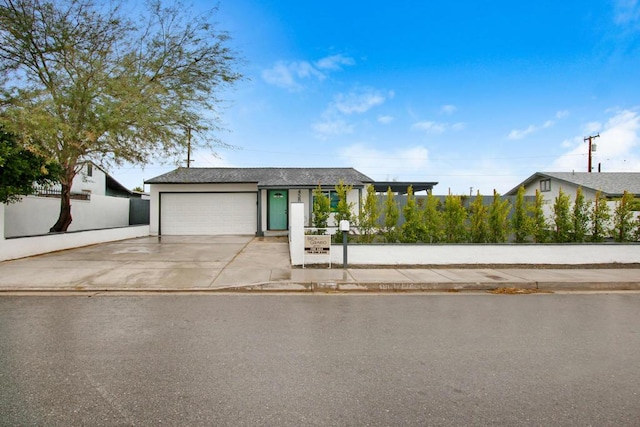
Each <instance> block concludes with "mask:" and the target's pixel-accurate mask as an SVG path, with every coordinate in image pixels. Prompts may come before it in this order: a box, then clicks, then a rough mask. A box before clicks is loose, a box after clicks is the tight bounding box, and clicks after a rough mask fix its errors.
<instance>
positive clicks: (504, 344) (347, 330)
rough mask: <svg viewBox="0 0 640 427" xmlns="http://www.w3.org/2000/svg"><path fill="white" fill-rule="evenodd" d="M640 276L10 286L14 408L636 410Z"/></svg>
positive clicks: (511, 418)
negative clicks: (580, 284) (253, 288)
mask: <svg viewBox="0 0 640 427" xmlns="http://www.w3.org/2000/svg"><path fill="white" fill-rule="evenodd" d="M639 360H640V293H611V294H598V293H593V294H579V293H575V294H539V295H488V294H463V295H455V294H452V295H443V294H439V295H434V294H396V295H393V294H385V295H354V294H350V295H340V294H334V295H326V294H325V295H273V294H270V295H265V294H259V295H256V294H252V295H242V294H240V295H222V294H218V295H206V294H205V295H172V294H165V295H136V296H108V295H97V296H93V297H87V296H27V297H19V296H3V297H0V385H1V386H0V425H3V426H5V425H6V426H9V425H10V426H16V425H46V426H77V425H100V426H116V425H117V426H120V425H172V426H174V425H175V426H178V425H180V426H183V425H190V426H195V425H201V426H213V425H216V426H224V425H229V426H254V425H262V426H326V425H336V426H340V425H374V426H383V425H384V426H387V425H388V426H399V425H403V426H425V425H431V426H460V425H477V426H485V425H486V426H489V425H491V426H514V425H523V426H541V425H545V426H556V425H566V426H570V425H571V426H573V425H593V426H604V425H609V426H638V425H639V424H640V363H639Z"/></svg>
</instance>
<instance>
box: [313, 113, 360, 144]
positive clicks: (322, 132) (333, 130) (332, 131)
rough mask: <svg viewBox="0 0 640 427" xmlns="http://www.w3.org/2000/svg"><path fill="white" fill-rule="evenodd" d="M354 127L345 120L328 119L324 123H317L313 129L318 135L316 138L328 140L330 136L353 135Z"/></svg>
mask: <svg viewBox="0 0 640 427" xmlns="http://www.w3.org/2000/svg"><path fill="white" fill-rule="evenodd" d="M353 128H354V126H353V125H352V124H349V123H347V122H346V121H345V120H343V119H328V118H325V120H324V121H321V122H316V123H314V124H312V125H311V129H313V131H314V132H315V133H316V136H317V137H318V138H320V139H327V138H328V137H330V136H337V135H348V134H351V133H353Z"/></svg>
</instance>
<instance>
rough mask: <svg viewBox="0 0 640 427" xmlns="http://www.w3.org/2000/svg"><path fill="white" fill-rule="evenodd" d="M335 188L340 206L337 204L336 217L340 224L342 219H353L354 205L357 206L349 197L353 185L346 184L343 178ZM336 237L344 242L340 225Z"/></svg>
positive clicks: (337, 223)
mask: <svg viewBox="0 0 640 427" xmlns="http://www.w3.org/2000/svg"><path fill="white" fill-rule="evenodd" d="M335 190H336V194H337V195H338V206H336V213H335V215H334V219H335V221H336V225H338V226H339V225H340V221H343V220H346V221H351V216H352V214H353V207H354V206H355V204H354V203H353V202H349V201H348V197H349V193H350V192H351V190H353V185H346V184H345V183H344V181H343V180H342V179H341V180H340V181H339V182H338V185H336V187H335ZM335 238H336V240H337V241H338V242H342V231H340V228H339V227H338V231H337V232H336V237H335Z"/></svg>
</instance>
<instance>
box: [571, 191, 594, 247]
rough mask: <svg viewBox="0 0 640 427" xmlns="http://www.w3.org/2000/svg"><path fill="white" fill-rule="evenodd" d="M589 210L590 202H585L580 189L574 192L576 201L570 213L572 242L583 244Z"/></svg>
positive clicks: (587, 228) (587, 225) (587, 227)
mask: <svg viewBox="0 0 640 427" xmlns="http://www.w3.org/2000/svg"><path fill="white" fill-rule="evenodd" d="M589 209H590V202H587V201H585V198H584V194H583V193H582V187H578V189H577V190H576V199H575V201H574V202H573V212H572V216H571V219H572V222H573V224H572V227H571V232H572V236H571V237H572V239H571V240H573V241H574V242H578V243H581V242H584V241H585V238H586V236H587V232H588V230H589Z"/></svg>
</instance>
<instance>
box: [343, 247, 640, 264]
mask: <svg viewBox="0 0 640 427" xmlns="http://www.w3.org/2000/svg"><path fill="white" fill-rule="evenodd" d="M347 260H348V262H349V265H385V266H393V265H416V266H419V265H474V264H476V265H490V264H500V265H519V264H530V265H594V264H611V263H619V264H633V263H640V244H637V243H629V244H620V243H603V244H575V245H574V244H544V245H542V244H502V245H488V244H468V245H467V244H455V245H446V244H436V245H386V244H380V245H360V244H356V245H349V246H348V254H347ZM331 261H332V263H334V264H337V265H342V247H341V246H340V245H333V246H332V250H331Z"/></svg>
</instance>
